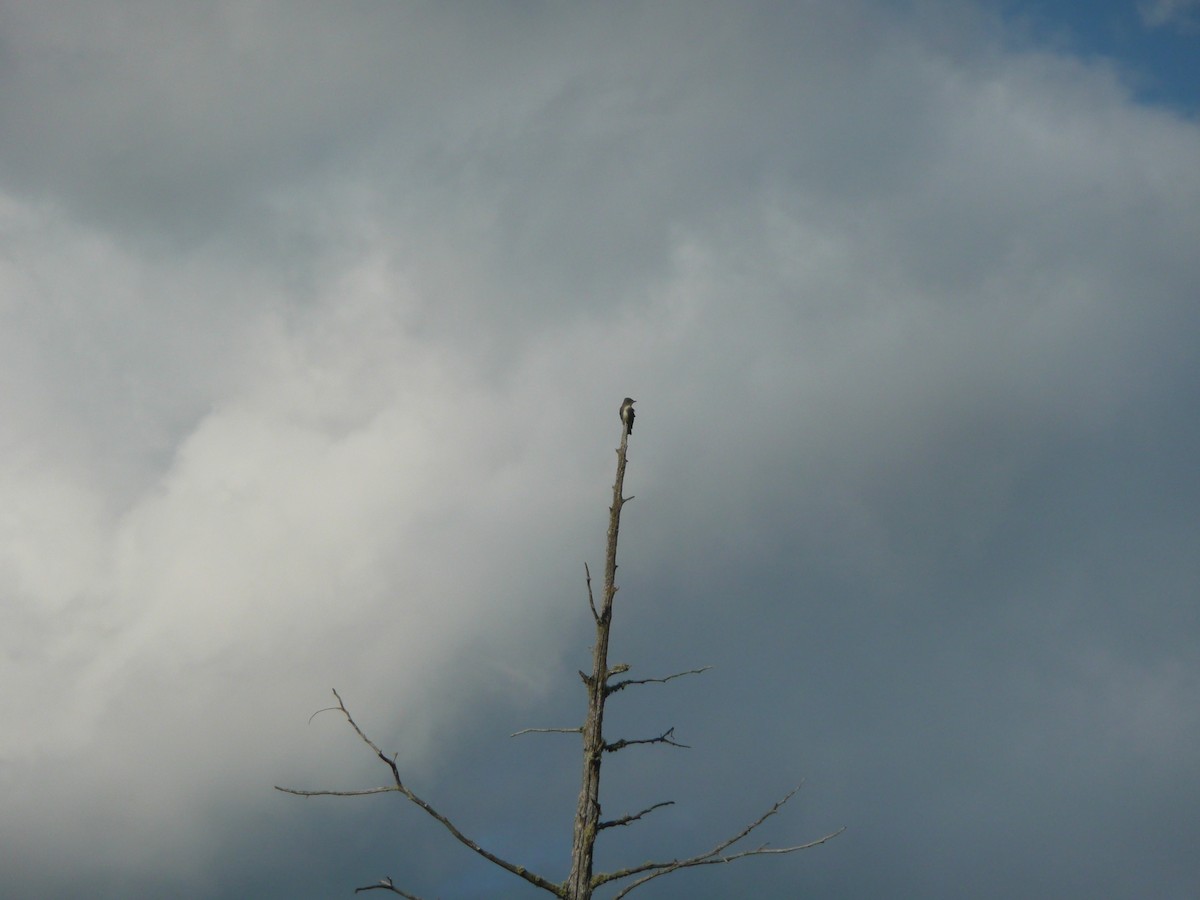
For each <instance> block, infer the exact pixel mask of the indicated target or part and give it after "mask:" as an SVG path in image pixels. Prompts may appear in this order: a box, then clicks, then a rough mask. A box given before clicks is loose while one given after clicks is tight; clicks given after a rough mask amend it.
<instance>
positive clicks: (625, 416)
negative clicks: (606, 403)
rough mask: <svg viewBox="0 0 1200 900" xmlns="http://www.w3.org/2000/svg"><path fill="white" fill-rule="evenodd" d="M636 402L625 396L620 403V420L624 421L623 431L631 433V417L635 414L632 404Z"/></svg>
mask: <svg viewBox="0 0 1200 900" xmlns="http://www.w3.org/2000/svg"><path fill="white" fill-rule="evenodd" d="M635 403H637V401H636V400H633V399H631V398H629V397H626V398H625V402H624V403H622V404H621V421H622V422H624V423H625V431H626V432H628V433H629V434H633V417H634V416H635V415H636V413H635V412H634V409H633V404H635Z"/></svg>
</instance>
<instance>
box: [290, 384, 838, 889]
mask: <svg viewBox="0 0 1200 900" xmlns="http://www.w3.org/2000/svg"><path fill="white" fill-rule="evenodd" d="M621 423H622V424H621V446H620V447H619V448H617V478H616V481H615V482H614V483H613V501H612V506H611V507H609V520H608V546H607V549H606V552H605V557H604V587H603V590H602V593H601V595H600V605H599V607H597V606H596V601H595V595H594V594H593V592H592V575H591V571H590V570H589V569H588V567H587V566H586V565H585V566H584V574H585V576H586V583H587V595H588V606H589V607H590V608H591V613H592V618H593V619H594V621H595V625H596V642H595V644H594V645H593V646H592V670H591V674H588V673H586V672H583V671H580V673H579V677H580V678H581V679H582V680H583V684H584V688H585V689H586V691H587V696H588V708H587V717H586V718H585V719H584V722H583V724H582V725H580V726H576V727H572V728H526V729H524V730H522V731H518V732H516V733H515V734H514V735H513V737H517V736H518V735H524V734H531V733H545V732H556V733H568V734H580V735H582V737H583V777H582V784H581V786H580V789H579V801H578V804H577V806H576V811H575V825H574V831H573V837H572V843H571V868H570V871H569V873H568V875H567V878H566V880H565V881H561V882H554V881H551V880H550V879H549V878H546V877H544V876H542V875H539V874H537V873H536V872H532V871H530V870H529V869H528V868H526V867H525V866H521V865H518V864H516V863H512V862H509V861H508V860H506V859H502V858H501V857H499V856H497V855H495V854H494V853H491V852H490V851H488V850H486V849H484V848H483V847H481V846H480V845H479V844H477V843H476V842H475V841H474V840H472V839H471V838H469V837H467V835H465V834H464V833H463V832H462V831H461V830H459V828H458V826H457V825H455V824H454V823H453V822H451V821H450V819H448V818H446V816H444V815H442V814H441V813H440V812H438V811H437V810H436V809H434V807H433V806H431V805H430V804H429V803H428V802H427V801H425V800H423V799H422V798H421V797H418V796H417V795H416V794H415V793H413V791H412V790H411V789H410V788H409V787H408V785H406V784H405V783H404V781H403V780H402V779H401V777H400V770H399V768H398V767H397V765H396V754H393V755H392V756H388V755H387V754H386V753H385V752H384V751H383V750H382V749H381V748H380V747H379V746H378V745H377V744H376V743H375V742H374V741H372V740H371V739H370V738H369V737H367V735H366V734H365V733H364V732H363V730H362V729H361V728H360V727H359V725H358V723H357V722H355V720H354V717H353V716H351V714H350V710H349V709H347V708H346V705H345V703H344V702H343V701H342V698H341V696H340V695H339V694H338V692H337V691H336V690H335V691H334V692H333V696H334V698H335V699H336V700H337V705H336V706H333V707H329V708H328V710H321V712H326V711H329V710H336V711H338V712H340V713H341V714H342V715H343V716H345V718H346V721H347V722H348V723H349V724H350V727H351V728H353V729H354V731H355V733H357V734H358V736H359V738H360V739H361V740H362V741H363V743H365V744H366V745H367V746H368V747H370V748H371V750H372V752H374V754H375V755H376V756H377V757H379V759H380V760H382V762H383V763H384V765H386V766H387V767H388V769H389V771H390V772H391V777H392V783H391V784H388V785H385V786H383V787H374V788H365V789H362V790H354V791H325V790H312V791H306V790H297V789H295V788H285V787H279V786H278V785H276V788H275V789H276V790H278V791H283V792H284V793H286V794H295V795H297V796H300V797H357V796H363V795H367V794H383V793H391V792H395V793H399V794H402V795H403V796H405V797H406V798H407V799H408V800H409V801H411V802H412V803H414V804H416V805H417V806H419V807H420V808H421V809H423V810H424V811H425V812H426V813H428V814H429V815H430V816H431V817H432V818H434V819H436V820H437V821H438V822H440V823H441V824H442V826H443V827H444V828H445V829H446V830H447V831H449V832H450V834H452V835H453V836H454V837H455V839H457V840H458V841H459V842H460V843H462V844H464V845H465V846H467V847H469V848H470V849H471V850H473V851H474V852H475V853H477V854H479V855H480V856H482V857H483V858H484V859H486V860H487V861H488V862H491V863H493V864H494V865H496V866H499V867H500V868H501V869H504V870H506V871H508V872H511V873H512V874H513V875H515V876H517V877H518V878H522V879H524V880H525V881H527V882H529V883H530V884H532V885H534V886H535V887H539V888H541V889H542V890H544V891H546V892H547V893H550V894H553V895H554V896H556V897H559V898H562V900H591V898H592V896H593V894H594V892H595V891H596V889H597V888H600V887H602V886H604V885H613V887H614V889H615V890H616V893H614V894H613V896H612V900H620V898H622V897H624V896H625V895H626V894H628V893H629V892H630V891H632V890H633V889H634V888H637V887H640V886H641V885H643V884H646V883H647V882H649V881H652V880H654V879H655V878H659V877H660V876H663V875H669V874H671V873H672V872H678V871H679V870H681V869H689V868H694V867H696V866H708V865H716V864H718V863H729V862H734V861H735V860H739V859H745V858H747V857H751V856H768V855H781V854H787V853H795V852H796V851H798V850H807V849H808V848H810V847H815V846H817V845H819V844H823V843H825V842H826V841H828V840H830V839H831V838H834V837H836V836H837V835H839V834H841V833H842V832H843V831H844V830H845V826H843V827H842V828H839V829H837V830H836V831H832V832H830V833H829V834H826V835H824V836H823V837H820V838H817V839H816V840H812V841H808V842H806V843H803V844H795V845H792V846H787V847H771V846H769V845H767V844H760V845H758V846H755V847H750V848H745V849H737V850H735V849H734V846H735V845H736V844H738V843H740V842H741V841H743V840H744V839H745V838H746V837H748V836H749V835H750V834H751V832H753V831H754V830H755V829H757V828H758V827H759V826H760V825H762V824H763V822H765V821H766V820H767V819H769V818H770V817H771V816H773V815H775V814H776V813H777V812H779V810H780V808H781V807H782V806H783V805H784V804H785V803H787V802H788V800H790V799H791V798H792V797H793V796H794V795H795V793H796V791H797V790H799V788H793V789H792V790H791V791H789V792H788V793H787V794H786V795H785V796H784V797H783V798H781V799H780V800H778V801H776V802H775V804H774V805H772V806H771V807H770V809H768V810H767V811H766V812H764V813H762V815H760V816H759V817H758V818H757V819H755V820H754V821H753V822H751V823H750V824H748V825H746V826H745V827H744V828H742V829H741V830H740V831H738V832H736V833H734V834H732V835H731V836H729V837H727V838H726V839H725V840H722V841H721V842H720V843H718V844H717V845H716V846H715V847H713V848H712V849H711V850H708V851H705V852H703V853H697V854H696V855H694V856H689V857H685V858H682V859H670V860H661V861H656V862H645V863H640V864H638V865H635V866H630V867H628V868H624V869H618V870H616V871H613V872H602V873H599V874H596V873H595V872H593V860H594V852H595V846H596V838H597V837H598V836H599V834H600V832H601V831H603V830H604V829H606V828H613V827H616V826H622V825H628V824H630V823H632V822H635V821H637V820H639V819H641V818H642V817H643V816H645V815H647V814H648V813H650V812H653V811H654V810H656V809H659V808H661V807H664V806H670V805H672V804H673V803H674V801H665V802H660V803H655V804H653V805H652V806H648V807H646V808H645V809H643V810H641V811H640V812H637V813H632V814H630V815H625V816H621V817H620V818H617V819H611V820H607V821H603V820H601V819H600V770H601V766H602V764H603V761H604V756H605V754H606V753H615V752H617V751H619V750H623V749H625V748H626V747H630V746H633V745H638V744H669V745H671V746H675V747H683V746H685V745H684V744H680V743H679V742H677V741H676V740H675V737H674V729H673V728H672V729H668V730H667V731H665V732H663V733H662V734H660V735H658V736H657V737H651V738H642V739H633V740H629V739H621V740H617V741H613V742H608V741H607V740H605V737H604V707H605V704H606V703H607V701H608V698H609V697H611V696H612V695H613V694H615V693H617V692H618V691H621V690H624V689H625V688H627V687H632V686H635V685H642V684H651V683H659V684H661V683H665V682H668V681H671V680H673V679H675V678H681V677H683V676H685V675H698V674H700V673H701V672H704V671H706V670H707V669H708V668H709V667H708V666H704V667H703V668H699V669H691V670H688V671H686V672H677V673H675V674H673V675H668V676H666V677H663V678H642V679H623V680H620V681H612V678H613V677H614V676H616V675H621V674H624V673H625V672H627V671H628V670H629V666H628V665H625V664H618V665H615V666H612V667H611V668H610V667H609V665H608V640H609V633H610V630H611V628H612V615H613V598H614V597H615V596H616V593H617V584H616V577H617V539H618V535H619V531H620V527H621V508H622V507H623V506H624V505H625V504H626V503H627V502H629V501H630V500H632V499H633V497H626V496H624V494H623V485H624V482H625V463H626V451H627V449H628V446H629V435H630V432H631V431H632V425H633V410H632V407H631V401H629V400H626V402H625V404H624V405H623V406H622V407H621ZM622 883H623V884H622ZM374 890H382V891H390V892H391V893H394V894H398V895H400V896H401V897H407V898H409V900H421V898H419V897H417V896H416V895H415V894H410V893H408V892H406V891H404V890H401V889H400V888H399V887H397V886H396V885H395V884H394V883H393V882H392V879H391V877H390V876H387V877H384V878H383V879H381V880H380V881H378V882H376V883H375V884H369V885H364V886H362V887H358V888H355V893H358V892H360V891H374Z"/></svg>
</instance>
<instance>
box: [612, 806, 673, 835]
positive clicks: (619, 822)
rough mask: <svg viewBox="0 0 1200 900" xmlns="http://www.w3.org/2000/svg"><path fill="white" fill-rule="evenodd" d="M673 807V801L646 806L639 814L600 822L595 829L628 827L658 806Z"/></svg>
mask: <svg viewBox="0 0 1200 900" xmlns="http://www.w3.org/2000/svg"><path fill="white" fill-rule="evenodd" d="M674 805H675V801H674V800H664V801H663V802H662V803H655V804H654V805H653V806H647V807H646V808H645V809H643V810H642V811H641V812H640V813H634V814H633V815H631V816H621V818H619V819H613V820H612V821H611V822H601V823H600V824H599V825H597V826H596V828H597V830H599V829H601V828H615V827H616V826H617V825H628V824H629V823H630V822H636V821H637V820H638V819H640V818H641V817H642V816H644V815H646V813H649V812H654V810H656V809H658V808H659V807H660V806H674Z"/></svg>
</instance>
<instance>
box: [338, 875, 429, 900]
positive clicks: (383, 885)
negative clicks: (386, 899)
mask: <svg viewBox="0 0 1200 900" xmlns="http://www.w3.org/2000/svg"><path fill="white" fill-rule="evenodd" d="M363 891H391V892H392V893H393V894H399V895H400V896H401V897H407V898H408V900H421V898H420V897H418V896H417V895H416V894H410V893H408V892H406V891H402V890H400V888H398V887H396V886H395V885H394V884H392V876H391V875H385V876H384V877H383V878H381V879H380V881H379V884H368V885H366V886H365V887H356V888H355V889H354V893H356V894H360V893H362V892H363Z"/></svg>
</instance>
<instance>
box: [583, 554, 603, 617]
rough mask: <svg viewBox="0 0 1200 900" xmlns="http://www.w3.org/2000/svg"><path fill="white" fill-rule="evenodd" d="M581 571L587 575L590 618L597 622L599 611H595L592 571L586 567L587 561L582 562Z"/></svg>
mask: <svg viewBox="0 0 1200 900" xmlns="http://www.w3.org/2000/svg"><path fill="white" fill-rule="evenodd" d="M583 573H584V575H586V576H587V589H588V606H590V607H591V608H592V618H593V619H595V620H596V621H597V622H599V621H600V613H598V612H596V600H595V598H594V597H593V596H592V572H591V570H590V569H589V568H588V564H587V563H584V564H583Z"/></svg>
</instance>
